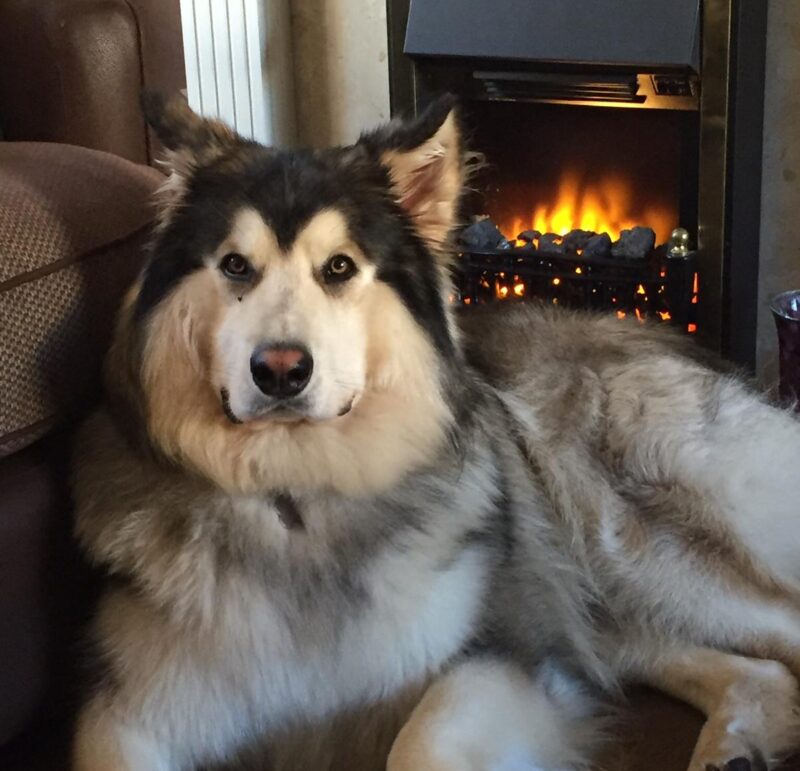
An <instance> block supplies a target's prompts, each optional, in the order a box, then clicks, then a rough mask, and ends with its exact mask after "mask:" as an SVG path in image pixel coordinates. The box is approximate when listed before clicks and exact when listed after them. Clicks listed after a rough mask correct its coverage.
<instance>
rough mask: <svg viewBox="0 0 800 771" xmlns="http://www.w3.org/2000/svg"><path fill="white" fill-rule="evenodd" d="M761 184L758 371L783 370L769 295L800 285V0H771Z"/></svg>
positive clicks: (770, 377)
mask: <svg viewBox="0 0 800 771" xmlns="http://www.w3.org/2000/svg"><path fill="white" fill-rule="evenodd" d="M766 81H767V82H766V92H765V100H766V101H765V104H764V165H763V175H764V176H763V179H762V186H761V254H760V259H761V262H760V275H759V325H758V372H759V375H760V376H761V379H762V380H763V382H765V383H771V382H774V379H775V377H776V374H777V363H776V362H777V360H776V348H777V339H776V337H775V327H774V325H773V322H772V318H771V317H770V313H769V308H768V303H769V298H770V297H771V296H772V295H774V294H777V293H778V292H782V291H784V290H786V289H796V288H800V2H798V0H770V3H769V29H768V33H767V78H766Z"/></svg>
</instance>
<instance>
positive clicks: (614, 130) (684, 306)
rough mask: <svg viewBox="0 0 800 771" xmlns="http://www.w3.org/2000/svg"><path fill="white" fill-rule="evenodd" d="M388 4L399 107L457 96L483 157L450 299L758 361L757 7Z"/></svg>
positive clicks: (761, 38)
mask: <svg viewBox="0 0 800 771" xmlns="http://www.w3.org/2000/svg"><path fill="white" fill-rule="evenodd" d="M388 10H389V25H390V26H389V39H390V85H391V95H392V109H393V112H396V113H397V112H414V111H417V110H419V109H421V107H423V106H424V104H425V103H426V102H427V101H428V100H429V99H431V98H433V97H435V96H436V95H438V94H439V93H441V92H443V91H449V92H451V93H455V94H456V95H458V96H459V97H460V99H461V104H462V107H463V113H464V119H465V125H466V126H467V127H468V130H469V131H470V136H469V141H470V146H471V148H472V149H474V150H476V151H478V152H480V153H481V154H482V155H483V157H484V158H485V163H484V164H483V166H482V167H481V168H480V170H479V171H478V172H477V174H476V175H475V176H474V177H473V179H472V180H471V183H470V184H471V188H472V189H473V192H472V193H471V194H469V195H468V196H467V197H466V199H465V201H464V211H463V213H462V214H463V221H464V223H465V227H464V229H463V231H462V232H461V234H460V236H459V239H458V248H459V262H458V265H457V271H456V276H455V278H456V286H457V294H456V296H455V297H454V298H453V299H454V301H456V302H460V303H462V304H464V305H473V304H478V303H485V302H524V301H527V300H531V299H537V300H539V301H544V302H547V303H553V304H556V305H562V306H568V307H587V308H594V309H598V310H607V311H609V312H613V313H615V314H616V315H617V316H619V317H620V318H623V317H629V316H631V317H635V318H637V319H640V320H642V321H644V320H647V319H651V320H653V321H656V322H659V323H666V324H675V325H677V326H679V328H681V329H683V330H684V331H685V332H686V333H688V334H694V335H696V336H697V337H698V338H700V339H702V340H703V341H704V342H705V343H706V344H708V345H710V346H711V347H713V348H716V349H717V350H719V351H720V352H722V353H724V354H726V355H728V356H730V357H731V358H733V359H734V360H736V361H738V362H739V363H741V364H745V365H749V366H752V364H753V361H754V355H755V329H756V324H755V313H756V307H755V299H756V284H757V270H758V226H759V220H760V171H759V167H760V156H761V120H762V114H763V105H762V102H763V87H764V83H763V59H764V47H765V36H766V31H765V27H766V24H765V23H766V8H765V4H764V3H762V2H760V0H705V2H701V0H638V2H636V3H632V2H629V0H594V1H593V2H592V3H585V2H582V1H581V0H559V1H558V2H552V0H492V1H491V2H490V0H470V2H468V3H463V2H459V0H411V2H409V1H408V0H389V3H388ZM676 229H678V230H677V232H675V233H674V235H673V232H674V231H676Z"/></svg>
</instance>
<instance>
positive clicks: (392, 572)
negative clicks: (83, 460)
mask: <svg viewBox="0 0 800 771" xmlns="http://www.w3.org/2000/svg"><path fill="white" fill-rule="evenodd" d="M90 431H91V436H92V440H91V444H90V446H89V447H87V448H85V452H86V453H88V455H90V456H91V465H90V467H91V469H92V472H91V475H87V476H86V477H83V476H81V475H80V474H79V477H78V484H79V488H82V489H83V493H84V494H83V495H82V498H83V500H84V501H86V502H91V505H88V506H84V507H83V508H82V510H81V514H80V518H79V532H80V535H81V537H82V540H83V542H84V544H85V545H86V546H87V547H88V549H89V550H90V553H91V554H92V555H93V556H94V558H95V559H96V560H97V561H98V562H100V563H102V564H104V565H105V566H106V567H107V569H108V570H109V571H110V572H111V573H114V574H116V575H118V576H121V577H123V578H125V579H126V580H127V582H128V586H123V588H121V589H119V590H117V591H116V592H114V593H113V594H112V595H111V596H109V597H108V598H107V599H106V601H105V605H104V608H103V609H102V610H101V613H100V616H99V621H98V624H99V626H100V627H102V629H103V632H102V635H100V636H101V637H102V638H103V640H104V642H103V655H104V658H105V659H106V662H107V663H108V665H109V670H110V672H111V673H112V674H111V677H112V679H113V671H114V670H115V668H116V667H117V666H121V665H122V662H123V661H130V660H131V657H134V658H137V659H139V660H141V659H145V660H149V661H151V662H152V665H153V666H152V668H153V670H154V671H155V670H158V671H161V672H163V671H165V665H166V669H167V671H168V670H169V669H170V668H171V665H170V664H169V663H168V660H169V659H170V658H171V657H178V656H179V657H180V659H181V660H180V662H177V661H176V662H175V666H180V668H181V669H183V670H184V671H186V670H188V671H191V670H196V672H197V675H196V677H193V678H191V681H192V683H193V685H192V688H193V689H194V690H195V694H194V697H193V700H194V701H195V703H197V704H200V703H202V701H203V699H207V700H208V702H209V704H211V703H216V704H220V697H222V703H224V704H226V705H227V706H228V710H229V712H230V714H231V719H234V716H238V715H239V714H240V713H242V712H247V713H250V714H251V715H252V716H253V717H255V718H256V720H255V724H256V725H257V724H261V725H262V726H263V727H266V726H267V725H273V726H274V725H280V724H281V722H282V721H283V719H284V718H286V719H288V718H290V717H293V718H297V717H298V716H299V715H304V716H306V717H307V718H315V717H323V716H325V715H327V714H330V713H331V712H332V711H334V710H338V709H341V708H342V707H346V706H347V705H348V704H355V703H364V702H370V701H378V700H380V699H382V698H385V697H386V696H387V695H390V694H392V693H394V692H397V691H399V690H401V689H402V688H404V687H407V686H408V685H409V684H410V683H414V682H420V681H422V680H424V679H425V678H426V677H427V676H428V675H429V674H430V673H431V672H435V671H436V670H438V669H439V668H440V667H441V666H442V665H443V664H444V663H445V662H446V661H448V660H449V659H450V658H452V657H453V656H454V655H456V654H457V653H458V652H459V651H460V650H461V649H462V648H463V647H464V646H465V645H466V644H467V643H469V642H470V639H471V637H472V635H474V634H475V631H476V629H477V627H478V624H479V623H480V620H481V617H482V614H483V609H484V601H485V599H486V597H485V595H486V592H487V589H488V586H489V584H490V581H489V578H490V573H491V571H492V570H493V567H494V561H495V559H496V557H497V553H496V552H495V551H494V550H492V549H491V548H487V541H486V538H487V533H489V537H491V529H492V527H494V519H493V515H494V514H495V513H496V510H497V506H498V499H499V496H500V492H499V489H498V480H497V479H496V477H495V472H496V468H495V463H496V461H495V459H494V458H493V457H492V454H491V452H490V451H489V450H486V449H482V448H478V449H473V450H471V451H470V453H469V454H468V456H467V457H465V458H463V462H461V460H459V462H458V463H454V464H453V465H452V467H448V466H445V467H438V468H436V469H435V470H431V471H430V472H429V473H425V474H417V475H414V476H413V477H412V478H410V479H409V480H408V481H407V482H406V483H404V484H403V485H401V486H399V487H397V488H395V489H393V490H392V491H391V492H390V493H387V494H386V495H383V496H378V497H368V498H364V499H349V498H345V497H343V496H338V495H333V494H327V493H320V494H317V495H308V494H306V495H304V496H296V497H293V498H292V504H291V507H292V509H293V510H294V511H293V512H292V513H293V521H291V522H289V521H287V516H286V511H285V509H286V506H287V503H286V500H285V499H278V500H277V502H276V500H275V498H274V497H269V496H268V497H261V498H256V497H250V498H233V497H230V496H227V495H225V494H223V493H220V492H219V491H214V490H212V489H211V488H209V487H208V486H206V485H203V484H200V483H198V482H196V481H193V480H190V479H189V478H188V477H187V476H186V475H182V474H174V473H169V472H164V471H163V470H160V469H158V470H157V469H156V467H154V466H149V465H147V464H146V463H145V462H143V461H141V460H139V459H137V458H134V457H133V456H132V454H130V453H129V452H128V451H126V450H125V449H124V445H123V444H122V442H121V440H120V439H119V437H118V436H117V435H116V432H115V430H114V429H113V427H112V426H111V425H110V423H108V422H107V420H106V418H104V417H100V418H98V419H96V420H95V423H94V425H93V426H92V427H91V429H90ZM112 446H113V450H112ZM109 480H113V482H111V483H110V482H109ZM276 503H277V505H276ZM281 513H283V517H281ZM294 516H296V519H294ZM287 525H290V526H287ZM106 621H107V622H108V623H106ZM142 685H143V687H142V695H141V698H145V696H144V694H145V693H146V694H147V698H154V691H155V693H156V694H157V695H156V696H155V698H159V699H171V698H178V695H177V694H174V693H171V692H170V689H171V688H172V685H170V684H169V683H166V682H165V683H164V684H163V685H160V684H159V683H157V682H148V683H146V685H145V683H144V682H143V683H142ZM131 698H133V699H134V700H136V699H137V698H138V697H137V695H136V694H131ZM183 698H184V699H185V694H184V697H183ZM179 713H180V710H177V711H175V714H176V715H177V714H179ZM253 713H255V714H253ZM176 719H177V718H176ZM235 719H238V717H236V718H235ZM248 722H249V723H251V724H253V721H248Z"/></svg>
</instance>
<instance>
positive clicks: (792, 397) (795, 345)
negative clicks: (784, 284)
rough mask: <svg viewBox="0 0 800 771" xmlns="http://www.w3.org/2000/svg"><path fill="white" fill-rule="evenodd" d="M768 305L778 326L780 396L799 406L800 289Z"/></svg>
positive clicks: (784, 293) (775, 299)
mask: <svg viewBox="0 0 800 771" xmlns="http://www.w3.org/2000/svg"><path fill="white" fill-rule="evenodd" d="M769 307H770V310H771V311H772V315H773V316H774V317H775V326H776V327H777V328H778V360H779V362H780V373H781V379H780V395H781V399H786V400H787V401H794V402H795V405H796V408H797V409H800V289H793V290H791V291H790V292H783V293H781V294H779V295H777V296H776V297H774V298H773V299H772V302H771V303H770V306H769Z"/></svg>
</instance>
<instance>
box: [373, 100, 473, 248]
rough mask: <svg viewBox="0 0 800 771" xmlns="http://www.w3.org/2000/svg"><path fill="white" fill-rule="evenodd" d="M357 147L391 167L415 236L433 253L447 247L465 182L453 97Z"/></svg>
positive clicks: (399, 199) (394, 185)
mask: <svg viewBox="0 0 800 771" xmlns="http://www.w3.org/2000/svg"><path fill="white" fill-rule="evenodd" d="M359 144H361V145H363V146H366V147H367V148H368V149H369V150H370V151H371V152H372V153H373V154H376V155H377V157H378V159H379V160H380V162H381V163H382V164H383V165H384V166H385V167H386V168H387V169H388V171H389V178H390V180H391V183H392V192H393V193H394V195H395V197H396V198H397V202H398V203H399V204H400V206H402V207H403V209H405V211H406V212H407V213H408V215H409V217H410V218H411V221H412V222H413V224H414V227H415V229H416V231H417V233H419V235H420V236H421V237H422V238H423V239H424V240H425V241H426V242H427V243H428V245H429V246H431V247H432V248H433V249H435V250H439V249H444V248H446V245H447V240H448V236H449V235H450V232H451V231H452V229H453V227H454V226H455V224H456V217H457V213H458V203H459V199H460V197H461V191H462V189H463V186H464V179H465V163H464V153H463V150H462V140H461V128H460V125H459V120H458V109H457V106H456V101H455V98H454V97H452V96H449V95H448V96H444V97H441V98H440V99H438V100H437V101H435V102H433V103H432V104H431V105H429V106H428V108H427V109H426V110H425V111H424V112H423V113H422V114H421V115H419V116H418V117H417V118H415V119H413V120H411V121H407V122H404V123H390V124H389V125H388V126H385V127H384V128H381V129H378V130H376V131H374V132H371V133H369V134H365V135H363V136H362V137H361V139H360V140H359Z"/></svg>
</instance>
